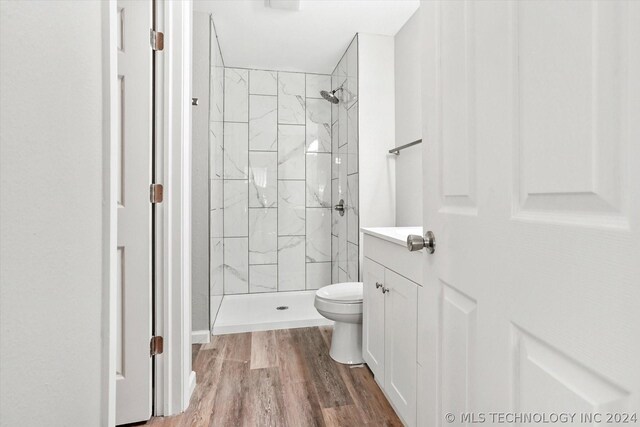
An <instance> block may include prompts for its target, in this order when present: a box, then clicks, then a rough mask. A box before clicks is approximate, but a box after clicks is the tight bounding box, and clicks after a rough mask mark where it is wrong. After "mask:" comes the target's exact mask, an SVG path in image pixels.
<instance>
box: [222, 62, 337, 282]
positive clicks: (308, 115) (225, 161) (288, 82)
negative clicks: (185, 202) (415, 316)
mask: <svg viewBox="0 0 640 427" xmlns="http://www.w3.org/2000/svg"><path fill="white" fill-rule="evenodd" d="M331 83H332V82H331V76H329V75H320V74H305V73H292V72H280V71H268V70H247V69H241V68H224V101H223V106H224V108H223V109H222V111H223V124H220V125H216V126H215V127H212V133H213V132H223V134H224V143H223V145H222V146H221V149H220V151H219V152H218V153H217V154H218V156H219V157H217V156H216V157H215V158H212V166H211V167H212V171H215V177H216V179H217V180H219V181H220V184H219V185H216V186H215V189H213V187H212V194H211V196H210V198H211V199H214V198H216V200H218V204H220V205H221V207H222V209H221V212H223V215H218V214H216V215H213V214H212V219H211V221H212V224H213V223H214V222H215V224H216V227H217V228H216V229H217V230H219V231H221V235H220V236H217V238H216V239H213V238H212V254H213V253H214V250H213V249H214V248H215V257H216V260H217V259H219V258H222V259H223V261H222V268H221V271H222V272H223V273H222V276H223V277H222V282H223V284H224V285H223V286H224V293H225V294H243V293H256V292H278V291H296V290H305V289H309V290H310V289H318V288H320V287H322V286H326V285H328V284H330V283H331V261H332V237H331V227H332V224H331V213H332V205H331V203H332V197H331V192H332V182H331V177H332V126H331V116H332V109H331V104H330V103H329V102H327V101H325V100H324V99H322V97H321V96H320V91H321V90H330V89H331ZM214 110H215V109H214ZM216 123H217V122H216ZM345 129H346V128H345ZM345 147H346V146H345ZM214 163H215V165H214ZM214 166H215V167H214ZM345 185H346V184H345ZM345 188H346V187H345ZM216 191H222V193H218V194H223V196H219V195H217V194H214V193H215V192H216ZM345 236H346V234H345ZM213 256H214V255H212V257H213ZM216 262H217V261H216ZM345 270H346V267H345Z"/></svg>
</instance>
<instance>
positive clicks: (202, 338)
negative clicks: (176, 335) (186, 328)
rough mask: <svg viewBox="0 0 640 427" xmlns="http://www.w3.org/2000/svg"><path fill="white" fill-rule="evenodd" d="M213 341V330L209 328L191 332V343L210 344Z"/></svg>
mask: <svg viewBox="0 0 640 427" xmlns="http://www.w3.org/2000/svg"><path fill="white" fill-rule="evenodd" d="M209 342H211V332H210V331H209V330H208V329H204V330H202V331H192V332H191V344H209Z"/></svg>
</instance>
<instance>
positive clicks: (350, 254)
mask: <svg viewBox="0 0 640 427" xmlns="http://www.w3.org/2000/svg"><path fill="white" fill-rule="evenodd" d="M347 279H348V280H349V281H350V282H357V281H358V280H359V277H358V245H356V244H353V243H351V242H349V243H348V244H347Z"/></svg>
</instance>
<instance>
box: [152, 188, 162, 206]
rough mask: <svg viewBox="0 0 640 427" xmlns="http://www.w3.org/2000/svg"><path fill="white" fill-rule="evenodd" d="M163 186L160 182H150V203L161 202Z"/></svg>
mask: <svg viewBox="0 0 640 427" xmlns="http://www.w3.org/2000/svg"><path fill="white" fill-rule="evenodd" d="M163 197H164V188H163V187H162V184H151V203H162V199H163Z"/></svg>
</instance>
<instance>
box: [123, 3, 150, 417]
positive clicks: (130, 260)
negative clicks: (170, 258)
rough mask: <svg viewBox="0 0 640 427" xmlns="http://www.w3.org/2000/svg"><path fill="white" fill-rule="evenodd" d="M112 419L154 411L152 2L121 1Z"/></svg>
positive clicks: (141, 415) (145, 415) (142, 415)
mask: <svg viewBox="0 0 640 427" xmlns="http://www.w3.org/2000/svg"><path fill="white" fill-rule="evenodd" d="M118 18H119V19H118V25H119V26H118V82H119V84H120V88H119V91H118V94H119V96H120V100H119V105H120V114H119V119H120V123H119V126H120V132H119V139H120V141H119V145H118V146H119V149H120V153H119V156H118V161H119V167H118V171H119V179H120V181H119V187H118V188H119V195H118V278H119V283H118V329H117V332H118V339H117V372H116V378H117V380H116V422H117V423H118V424H124V423H131V422H134V421H141V420H147V419H149V418H150V417H151V358H150V356H149V340H150V338H151V204H150V201H149V185H150V184H151V48H150V44H149V31H150V28H151V1H135V0H127V1H124V0H118Z"/></svg>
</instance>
